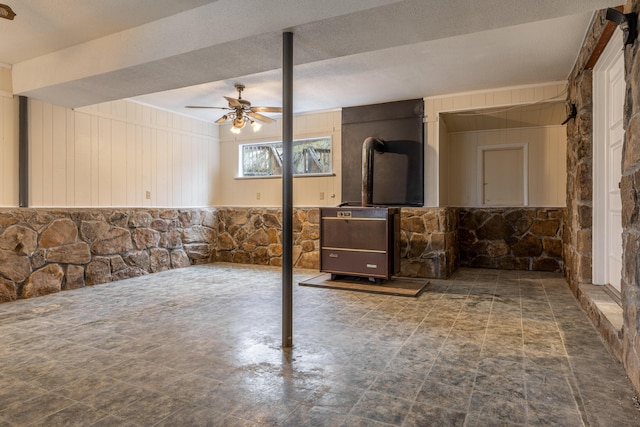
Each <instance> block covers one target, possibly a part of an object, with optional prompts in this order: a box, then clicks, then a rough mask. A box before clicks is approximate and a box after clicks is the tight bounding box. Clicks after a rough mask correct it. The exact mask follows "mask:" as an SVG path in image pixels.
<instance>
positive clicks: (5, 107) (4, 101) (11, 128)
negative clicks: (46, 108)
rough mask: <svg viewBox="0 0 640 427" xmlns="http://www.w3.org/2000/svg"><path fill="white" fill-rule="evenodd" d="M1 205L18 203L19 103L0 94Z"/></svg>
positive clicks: (15, 204) (11, 205)
mask: <svg viewBox="0 0 640 427" xmlns="http://www.w3.org/2000/svg"><path fill="white" fill-rule="evenodd" d="M0 168H1V170H0V206H10V207H13V206H17V205H18V104H17V98H16V99H13V97H11V96H5V95H0Z"/></svg>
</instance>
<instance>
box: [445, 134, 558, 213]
mask: <svg viewBox="0 0 640 427" xmlns="http://www.w3.org/2000/svg"><path fill="white" fill-rule="evenodd" d="M447 139H448V142H449V144H448V167H447V168H446V170H444V171H443V174H444V175H445V178H444V180H446V181H447V182H448V184H449V185H448V189H447V190H446V191H444V192H445V193H446V198H447V200H448V205H449V206H465V207H472V206H481V200H480V197H481V195H480V194H478V155H479V154H478V147H481V146H489V145H503V144H520V143H526V144H527V145H528V168H527V169H528V182H529V184H528V194H529V206H536V207H558V206H565V205H566V179H567V177H566V152H567V143H566V140H567V138H566V129H565V127H564V126H546V127H536V128H521V129H505V130H494V131H478V132H460V133H451V134H449V135H448V137H447Z"/></svg>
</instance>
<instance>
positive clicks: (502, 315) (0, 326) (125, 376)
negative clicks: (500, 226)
mask: <svg viewBox="0 0 640 427" xmlns="http://www.w3.org/2000/svg"><path fill="white" fill-rule="evenodd" d="M316 274H318V273H317V272H314V271H309V270H304V271H296V274H295V276H294V283H295V284H296V285H295V286H294V348H293V349H292V350H291V351H283V350H282V349H281V348H280V345H281V342H282V341H281V314H280V313H281V311H280V310H281V305H280V304H281V303H280V301H281V289H280V271H279V270H278V269H271V268H256V267H247V266H238V265H229V264H212V265H206V266H195V267H189V268H186V269H181V270H173V271H168V272H164V273H158V274H155V275H152V276H147V277H142V278H136V279H130V280H126V281H121V282H116V283H111V284H107V285H100V286H95V287H91V288H84V289H78V290H74V291H66V292H62V293H59V294H55V295H49V296H46V297H41V298H35V299H32V300H21V301H17V302H14V303H8V304H2V305H0V384H1V387H0V426H1V427H5V426H26V425H30V426H62V425H64V426H205V425H206V426H307V425H309V426H389V425H395V426H497V425H509V426H512V425H516V426H517V425H526V426H542V425H553V426H563V427H569V426H616V427H619V426H638V425H640V412H639V411H638V409H637V408H636V407H635V405H634V391H633V388H632V386H631V384H630V382H629V380H628V379H627V378H626V377H625V375H624V372H623V370H622V368H621V366H620V365H619V364H618V363H617V362H616V361H615V360H614V359H613V358H612V356H611V355H610V354H609V353H608V351H607V350H606V349H605V347H604V345H603V343H602V342H601V340H600V339H599V337H598V334H597V333H596V331H595V329H594V328H593V327H592V325H591V324H590V323H589V321H588V319H587V317H586V316H585V315H584V314H583V312H582V311H581V310H580V308H579V307H578V305H577V304H576V302H575V300H574V298H573V297H572V295H571V294H570V292H569V290H568V287H567V285H566V283H565V282H564V280H563V279H562V277H561V276H559V275H554V274H544V273H535V272H514V271H499V270H480V269H461V270H459V271H458V272H456V273H455V275H454V276H453V277H452V278H451V279H449V280H432V281H431V283H430V285H429V286H428V287H427V290H426V292H425V293H423V294H422V295H421V296H420V297H419V298H407V297H394V296H383V295H373V294H365V293H358V292H350V291H339V290H329V289H318V288H310V287H303V286H297V283H298V282H299V281H300V280H303V279H306V278H309V277H312V276H313V275H316Z"/></svg>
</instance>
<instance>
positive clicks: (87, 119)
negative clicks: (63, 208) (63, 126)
mask: <svg viewBox="0 0 640 427" xmlns="http://www.w3.org/2000/svg"><path fill="white" fill-rule="evenodd" d="M74 118H75V120H74V134H75V150H74V164H75V174H74V198H75V206H91V175H92V174H91V163H92V159H91V116H90V115H88V114H85V113H78V112H76V113H75V115H74Z"/></svg>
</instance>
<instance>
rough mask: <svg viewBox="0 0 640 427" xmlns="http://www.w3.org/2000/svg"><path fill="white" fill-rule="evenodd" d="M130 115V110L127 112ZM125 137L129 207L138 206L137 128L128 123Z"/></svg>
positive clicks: (124, 160)
mask: <svg viewBox="0 0 640 427" xmlns="http://www.w3.org/2000/svg"><path fill="white" fill-rule="evenodd" d="M127 114H129V110H127ZM125 127H126V135H125V150H126V155H125V158H124V159H123V162H124V163H125V167H126V176H127V189H126V191H127V206H136V188H137V187H136V155H137V153H136V126H135V125H134V124H133V123H129V122H127V124H126V126H125Z"/></svg>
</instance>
